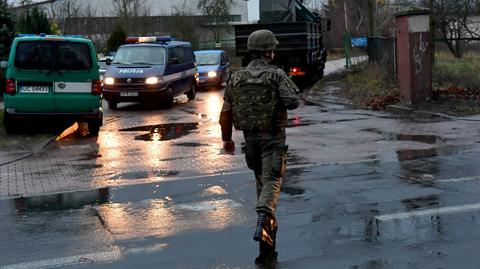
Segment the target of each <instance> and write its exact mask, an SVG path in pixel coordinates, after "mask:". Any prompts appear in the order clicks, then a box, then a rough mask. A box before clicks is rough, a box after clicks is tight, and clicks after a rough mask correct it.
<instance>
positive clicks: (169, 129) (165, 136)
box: [120, 123, 198, 141]
mask: <svg viewBox="0 0 480 269" xmlns="http://www.w3.org/2000/svg"><path fill="white" fill-rule="evenodd" d="M196 129H198V123H167V124H159V125H151V126H140V127H134V128H128V129H122V130H120V131H121V132H129V131H131V132H135V131H148V132H149V133H148V134H144V135H139V136H135V140H143V141H167V140H173V139H177V138H180V137H182V136H185V135H188V134H189V133H190V132H191V131H192V130H196Z"/></svg>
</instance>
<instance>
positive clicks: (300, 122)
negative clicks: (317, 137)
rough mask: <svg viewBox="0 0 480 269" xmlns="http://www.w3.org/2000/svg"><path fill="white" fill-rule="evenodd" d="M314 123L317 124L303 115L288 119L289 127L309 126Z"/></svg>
mask: <svg viewBox="0 0 480 269" xmlns="http://www.w3.org/2000/svg"><path fill="white" fill-rule="evenodd" d="M312 124H316V122H315V121H312V120H308V119H303V118H302V117H295V118H290V119H288V122H287V128H290V127H301V126H309V125H312Z"/></svg>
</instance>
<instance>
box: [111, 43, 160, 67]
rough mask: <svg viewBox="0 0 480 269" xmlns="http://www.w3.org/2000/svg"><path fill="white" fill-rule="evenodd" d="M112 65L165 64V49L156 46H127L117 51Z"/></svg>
mask: <svg viewBox="0 0 480 269" xmlns="http://www.w3.org/2000/svg"><path fill="white" fill-rule="evenodd" d="M113 63H114V64H149V65H153V64H165V48H164V47H158V46H138V47H134V46H131V47H130V46H127V47H121V48H119V49H118V51H117V53H116V54H115V58H114V59H113Z"/></svg>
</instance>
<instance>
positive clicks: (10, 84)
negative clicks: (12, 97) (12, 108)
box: [5, 79, 16, 94]
mask: <svg viewBox="0 0 480 269" xmlns="http://www.w3.org/2000/svg"><path fill="white" fill-rule="evenodd" d="M15 88H16V87H15V80H13V79H7V85H6V88H5V92H6V93H8V94H15V91H16V89H15Z"/></svg>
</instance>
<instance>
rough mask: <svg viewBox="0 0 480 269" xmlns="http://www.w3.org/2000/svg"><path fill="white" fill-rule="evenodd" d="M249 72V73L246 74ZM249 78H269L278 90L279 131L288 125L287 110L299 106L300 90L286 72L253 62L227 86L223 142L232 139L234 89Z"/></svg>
mask: <svg viewBox="0 0 480 269" xmlns="http://www.w3.org/2000/svg"><path fill="white" fill-rule="evenodd" d="M246 71H247V72H246ZM247 77H249V78H251V77H253V78H259V77H262V78H268V81H269V83H271V84H272V85H271V86H273V87H272V88H275V89H276V90H277V95H276V96H277V97H276V98H278V100H275V101H276V103H277V106H278V110H279V111H278V112H277V113H280V116H279V118H278V119H277V125H278V127H279V129H282V128H284V126H286V123H287V113H286V111H287V109H288V110H292V109H295V108H297V107H298V106H299V103H300V100H299V97H298V95H297V94H298V92H299V90H298V88H297V86H296V85H295V83H293V81H292V80H291V79H290V78H288V76H287V75H286V74H285V72H284V71H283V70H281V69H279V68H278V67H276V66H273V65H269V64H268V63H267V62H266V61H265V60H259V59H257V60H253V61H251V62H250V64H249V65H248V66H247V67H246V68H245V69H241V70H239V71H237V72H236V73H235V74H233V75H232V77H231V79H230V80H229V82H228V84H227V89H226V91H225V96H224V103H223V107H222V111H221V113H220V125H221V127H222V140H223V141H229V140H231V138H232V127H233V114H232V109H233V107H232V106H233V105H234V104H233V102H232V101H233V99H234V98H233V97H232V92H233V90H232V89H233V87H235V86H237V85H239V84H240V83H241V82H242V81H244V80H246V79H247Z"/></svg>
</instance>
